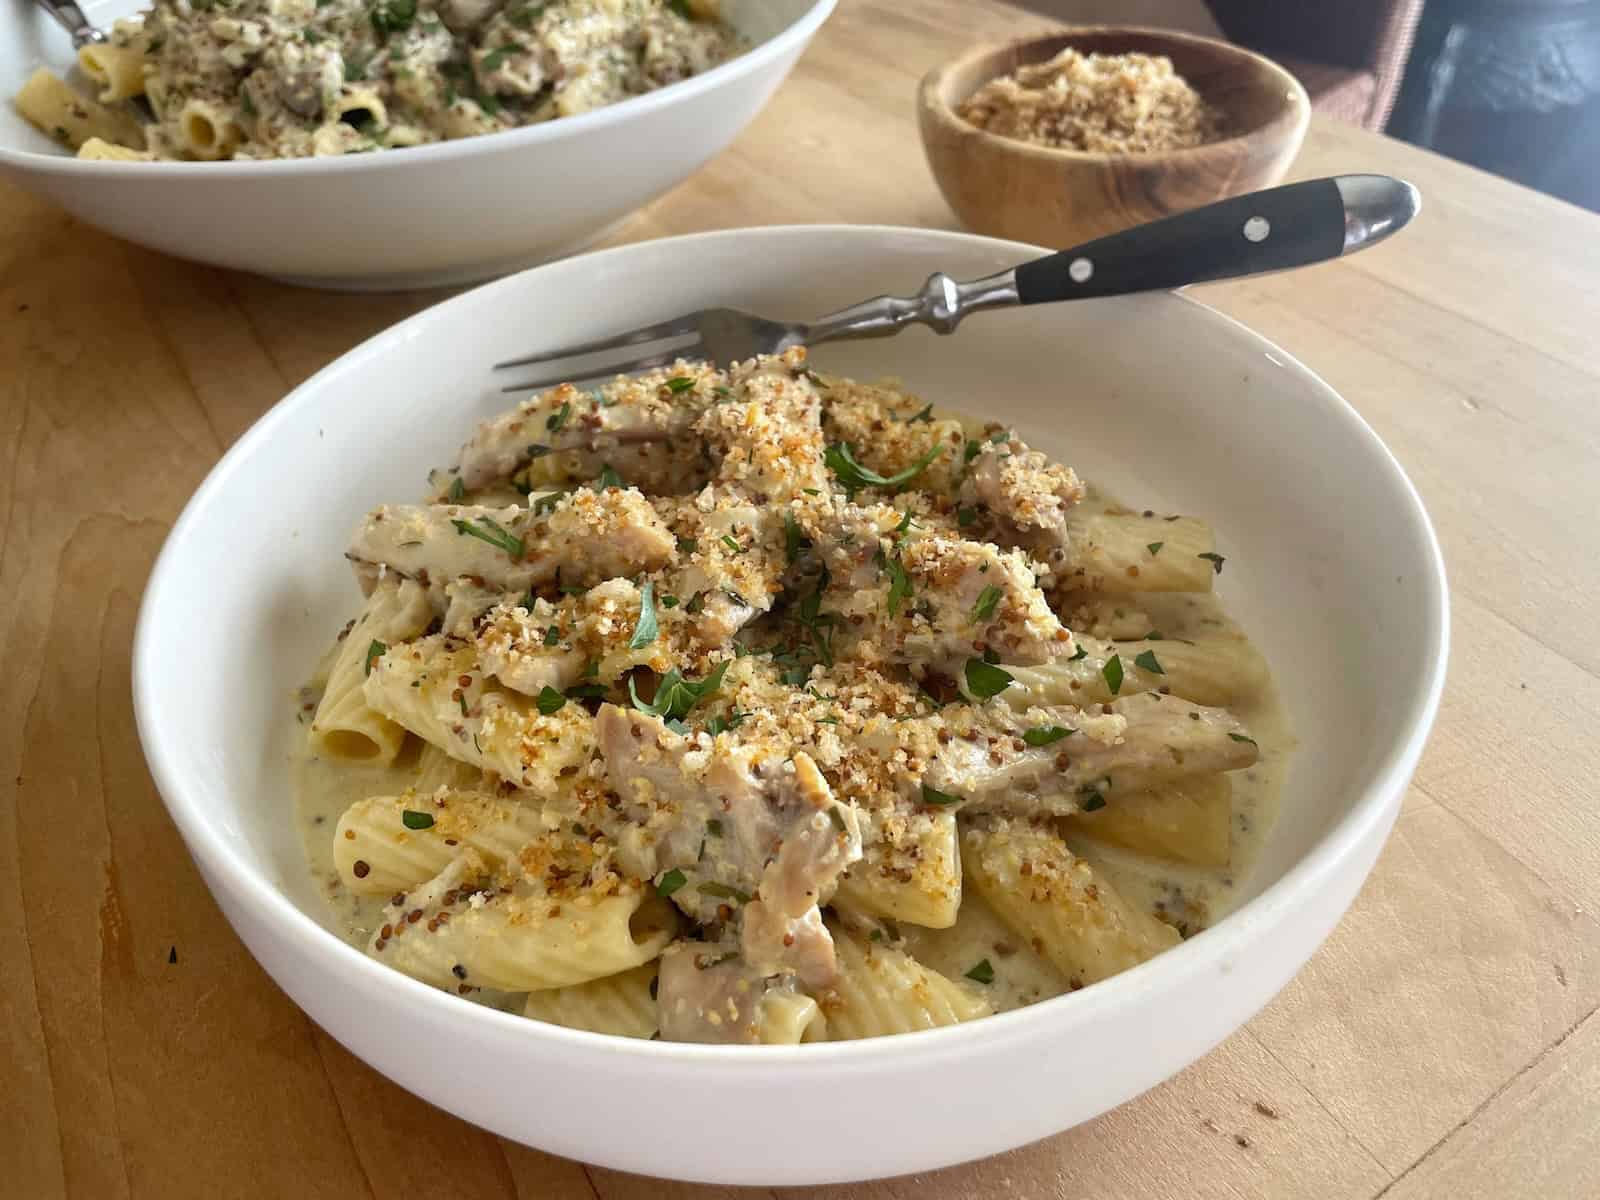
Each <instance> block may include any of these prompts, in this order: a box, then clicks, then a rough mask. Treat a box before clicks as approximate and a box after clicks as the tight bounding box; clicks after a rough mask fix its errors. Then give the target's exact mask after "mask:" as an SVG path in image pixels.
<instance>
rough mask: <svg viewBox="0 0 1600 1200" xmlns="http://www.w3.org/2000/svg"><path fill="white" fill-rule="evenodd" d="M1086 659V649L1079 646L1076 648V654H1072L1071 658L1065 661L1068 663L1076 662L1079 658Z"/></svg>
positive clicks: (1087, 653)
mask: <svg viewBox="0 0 1600 1200" xmlns="http://www.w3.org/2000/svg"><path fill="white" fill-rule="evenodd" d="M1088 657H1089V651H1088V648H1087V647H1085V646H1083V645H1081V644H1080V645H1079V646H1078V652H1077V653H1076V654H1074V655H1073V656H1072V657H1071V658H1069V659H1067V661H1068V662H1077V661H1078V660H1079V659H1081V658H1088Z"/></svg>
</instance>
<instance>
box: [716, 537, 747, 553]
mask: <svg viewBox="0 0 1600 1200" xmlns="http://www.w3.org/2000/svg"><path fill="white" fill-rule="evenodd" d="M721 541H722V544H723V545H724V546H726V547H727V548H728V553H730V554H743V553H744V547H743V546H741V545H739V539H738V538H736V537H734V536H733V535H732V534H731V533H725V534H723V535H722V538H721Z"/></svg>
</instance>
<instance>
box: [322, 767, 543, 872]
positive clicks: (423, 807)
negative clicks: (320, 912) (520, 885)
mask: <svg viewBox="0 0 1600 1200" xmlns="http://www.w3.org/2000/svg"><path fill="white" fill-rule="evenodd" d="M541 832H543V826H542V825H541V823H540V820H539V812H538V810H537V809H535V808H534V807H532V806H531V805H527V804H521V803H518V802H517V801H515V800H511V799H506V798H504V797H501V796H496V795H492V794H489V793H486V792H454V791H450V790H448V789H446V788H440V789H438V790H437V791H435V792H409V793H407V794H405V795H401V796H371V797H369V798H367V799H366V800H358V801H356V802H355V803H354V804H352V805H351V806H350V807H349V808H347V809H346V810H345V812H344V815H343V816H342V817H340V818H339V826H338V828H337V829H336V830H335V831H334V835H333V861H334V865H335V866H337V867H338V868H339V877H340V878H341V879H343V880H344V885H345V887H347V888H349V889H350V890H351V891H352V892H355V893H357V894H359V895H365V896H388V895H393V894H394V893H395V892H397V891H408V890H409V889H411V888H414V887H416V886H417V885H418V884H421V883H425V882H427V881H428V880H430V879H433V878H434V877H435V876H437V875H438V874H439V872H441V871H443V870H444V869H445V868H446V867H448V866H449V865H450V863H451V862H452V861H454V859H455V858H456V857H457V856H458V855H459V854H460V853H461V851H462V848H467V849H471V850H476V851H477V852H478V853H479V854H480V855H481V856H482V857H483V860H484V862H485V863H486V864H487V865H489V866H491V867H498V866H499V865H500V864H501V863H503V862H505V861H506V860H507V859H511V858H515V857H516V854H517V851H519V850H521V849H522V847H523V846H526V845H527V844H528V843H529V842H530V841H532V840H533V839H534V838H535V837H537V836H539V834H540V833H541Z"/></svg>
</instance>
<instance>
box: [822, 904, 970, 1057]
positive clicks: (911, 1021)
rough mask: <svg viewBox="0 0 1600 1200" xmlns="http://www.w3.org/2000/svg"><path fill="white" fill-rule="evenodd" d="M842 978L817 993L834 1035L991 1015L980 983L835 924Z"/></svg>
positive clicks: (831, 1037) (895, 1030)
mask: <svg viewBox="0 0 1600 1200" xmlns="http://www.w3.org/2000/svg"><path fill="white" fill-rule="evenodd" d="M829 932H831V933H832V934H833V942H834V946H835V947H836V948H837V954H838V958H839V980H838V982H837V983H836V984H834V986H833V987H832V988H831V989H829V990H827V991H825V992H823V993H821V994H820V995H819V996H818V1003H819V1004H820V1005H821V1007H822V1015H823V1017H824V1018H825V1019H826V1020H827V1035H828V1040H829V1041H845V1040H848V1039H851V1038H865V1037H883V1036H885V1035H887V1034H891V1033H910V1032H912V1031H913V1030H917V1029H934V1028H937V1027H938V1026H940V1025H954V1024H957V1023H958V1022H961V1021H971V1020H973V1019H974V1018H976V1017H986V1016H988V1015H989V1014H990V1013H991V1012H993V1011H994V1009H993V1008H992V1007H991V1006H990V1004H989V1002H988V1001H987V1000H985V999H984V998H983V997H982V996H980V995H978V994H977V991H976V989H974V988H971V987H969V986H968V985H966V984H964V983H961V982H958V981H956V980H954V979H947V978H945V977H944V976H943V975H941V974H939V973H938V972H937V971H934V970H931V969H930V968H928V967H925V966H923V965H922V964H921V963H919V962H918V961H917V960H916V959H914V958H912V957H911V956H910V955H909V954H907V953H906V952H905V951H903V950H896V949H894V948H893V947H891V946H889V945H887V944H882V943H875V942H871V941H869V940H867V939H866V938H863V937H860V936H858V935H857V934H855V933H852V932H849V931H846V930H845V929H843V928H842V927H840V926H837V925H830V926H829Z"/></svg>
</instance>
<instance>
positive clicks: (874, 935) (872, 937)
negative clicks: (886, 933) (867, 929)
mask: <svg viewBox="0 0 1600 1200" xmlns="http://www.w3.org/2000/svg"><path fill="white" fill-rule="evenodd" d="M867 941H869V942H881V941H883V930H881V929H874V930H873V931H872V932H871V933H869V934H867Z"/></svg>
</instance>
